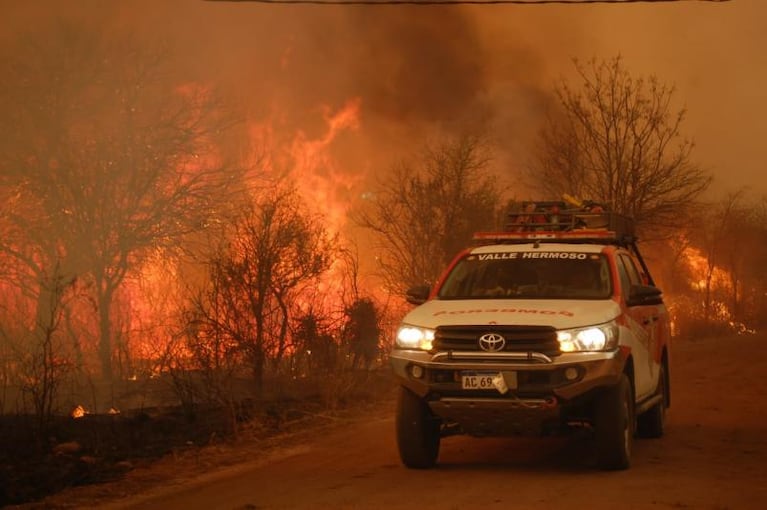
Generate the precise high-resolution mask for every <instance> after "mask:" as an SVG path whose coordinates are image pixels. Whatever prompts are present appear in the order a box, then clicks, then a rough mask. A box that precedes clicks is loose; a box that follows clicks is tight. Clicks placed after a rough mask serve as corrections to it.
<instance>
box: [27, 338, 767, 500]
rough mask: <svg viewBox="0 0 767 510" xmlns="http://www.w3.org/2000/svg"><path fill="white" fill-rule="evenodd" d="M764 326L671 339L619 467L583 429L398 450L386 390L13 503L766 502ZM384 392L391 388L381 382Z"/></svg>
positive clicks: (766, 360) (465, 439)
mask: <svg viewBox="0 0 767 510" xmlns="http://www.w3.org/2000/svg"><path fill="white" fill-rule="evenodd" d="M765 342H767V335H766V334H759V335H748V336H732V337H727V338H710V339H703V340H697V341H692V340H688V341H680V342H677V343H676V344H675V345H674V351H673V359H672V376H671V377H672V408H671V410H670V413H669V416H668V428H667V433H666V435H665V436H664V437H663V438H661V439H647V440H637V441H636V443H635V451H634V457H633V465H632V467H631V469H629V470H627V471H620V472H603V471H599V470H597V469H596V468H595V467H594V462H593V457H592V455H591V449H590V444H589V442H588V441H587V440H584V439H583V438H579V439H575V440H572V439H571V440H564V439H525V438H512V439H474V438H468V437H452V438H447V439H445V440H444V441H443V445H442V451H441V454H440V461H439V466H438V467H437V468H436V469H433V470H428V471H413V470H407V469H405V468H404V467H402V466H401V464H400V463H399V459H398V457H397V452H396V446H395V444H394V437H393V428H394V425H393V408H394V402H393V399H392V398H389V399H386V400H385V401H384V402H382V403H381V404H380V405H379V406H377V407H369V408H367V409H366V410H364V412H358V413H353V414H349V415H347V416H335V417H327V416H326V417H322V416H318V417H316V419H315V420H312V425H311V426H309V425H308V424H305V425H301V426H300V427H299V428H298V430H294V431H292V432H290V433H289V434H286V435H283V436H280V437H277V438H273V439H271V440H269V441H268V442H255V443H251V444H247V443H246V444H240V445H238V446H236V447H233V446H231V445H219V446H214V447H208V448H204V449H196V450H193V451H185V452H183V453H181V454H178V455H176V456H169V457H166V458H165V459H163V460H162V461H160V462H158V463H155V464H154V465H152V466H148V467H144V468H137V469H134V470H133V471H131V472H130V473H128V474H127V475H126V477H125V478H124V479H123V480H120V481H118V482H111V483H106V484H102V485H98V486H90V487H80V488H77V489H71V490H68V491H65V492H63V493H60V494H58V495H56V496H55V497H51V498H49V499H47V500H45V501H44V502H42V503H39V504H35V505H27V506H25V507H22V508H108V509H127V508H130V509H144V508H145V509H153V508H186V509H190V508H216V509H266V508H270V509H272V508H387V509H391V508H414V507H417V508H421V509H428V508H441V509H445V508H446V509H451V508H455V509H462V508H525V509H527V508H533V509H544V508H583V507H586V506H587V507H588V508H590V509H594V510H599V509H608V508H610V509H612V508H616V507H617V508H637V509H649V508H652V509H662V508H674V509H679V508H689V509H712V510H713V509H716V510H722V509H763V508H767V471H766V470H767V467H766V465H767V423H766V422H765V420H764V405H765V403H767V355H765V351H766V350H767V345H766V344H765ZM392 395H393V394H392Z"/></svg>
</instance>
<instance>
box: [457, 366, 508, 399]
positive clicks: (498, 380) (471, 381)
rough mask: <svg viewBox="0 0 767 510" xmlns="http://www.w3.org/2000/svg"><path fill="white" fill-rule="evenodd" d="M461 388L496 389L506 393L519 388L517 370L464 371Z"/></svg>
mask: <svg viewBox="0 0 767 510" xmlns="http://www.w3.org/2000/svg"><path fill="white" fill-rule="evenodd" d="M461 388H462V389H464V390H496V391H497V392H498V393H501V394H505V393H506V392H507V391H509V389H517V373H516V372H513V371H512V372H505V373H499V372H480V373H477V372H464V373H462V374H461Z"/></svg>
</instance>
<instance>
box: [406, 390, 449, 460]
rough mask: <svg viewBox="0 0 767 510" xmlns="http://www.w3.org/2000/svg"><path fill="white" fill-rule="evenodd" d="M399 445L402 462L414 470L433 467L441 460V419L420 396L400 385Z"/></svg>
mask: <svg viewBox="0 0 767 510" xmlns="http://www.w3.org/2000/svg"><path fill="white" fill-rule="evenodd" d="M395 421H396V428H397V447H398V448H399V456H400V459H401V460H402V463H403V464H404V465H405V466H407V467H409V468H412V469H429V468H432V467H434V465H435V464H436V463H437V456H438V455H439V442H440V421H439V419H438V418H437V417H435V416H434V415H433V414H432V412H431V409H429V406H428V405H427V404H426V403H425V402H423V401H422V400H421V399H420V398H418V396H416V395H415V394H414V393H412V392H411V391H410V390H408V389H407V388H404V387H400V393H399V399H398V400H397V416H396V420H395Z"/></svg>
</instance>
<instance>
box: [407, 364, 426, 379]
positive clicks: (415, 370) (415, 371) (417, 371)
mask: <svg viewBox="0 0 767 510" xmlns="http://www.w3.org/2000/svg"><path fill="white" fill-rule="evenodd" d="M410 375H412V376H413V377H415V378H416V379H420V378H421V377H423V367H419V366H418V365H413V366H411V367H410Z"/></svg>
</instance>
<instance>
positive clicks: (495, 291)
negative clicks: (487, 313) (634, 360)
mask: <svg viewBox="0 0 767 510" xmlns="http://www.w3.org/2000/svg"><path fill="white" fill-rule="evenodd" d="M611 293H612V285H611V282H610V270H609V265H608V264H607V259H606V257H605V256H604V255H601V254H597V253H577V252H545V251H535V252H512V253H510V252H498V253H481V254H470V255H467V256H466V257H464V258H463V259H461V260H460V261H459V262H458V263H457V264H456V265H455V266H454V267H453V270H452V271H451V272H450V274H449V275H448V276H447V279H446V280H445V283H444V284H443V285H442V287H441V288H440V290H439V293H438V297H439V298H440V299H483V298H487V299H608V298H609V297H610V296H611Z"/></svg>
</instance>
